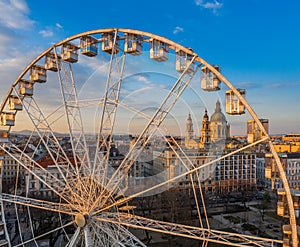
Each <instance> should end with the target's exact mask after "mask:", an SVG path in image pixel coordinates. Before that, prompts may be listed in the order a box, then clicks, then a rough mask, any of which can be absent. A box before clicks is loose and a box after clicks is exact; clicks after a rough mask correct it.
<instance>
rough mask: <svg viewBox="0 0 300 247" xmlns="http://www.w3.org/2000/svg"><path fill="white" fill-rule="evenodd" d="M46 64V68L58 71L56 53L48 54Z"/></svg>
mask: <svg viewBox="0 0 300 247" xmlns="http://www.w3.org/2000/svg"><path fill="white" fill-rule="evenodd" d="M44 66H45V69H46V70H51V71H54V72H57V71H58V64H57V61H56V58H55V55H54V53H48V54H46V56H45V64H44Z"/></svg>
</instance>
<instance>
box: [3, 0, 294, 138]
mask: <svg viewBox="0 0 300 247" xmlns="http://www.w3.org/2000/svg"><path fill="white" fill-rule="evenodd" d="M0 4H1V8H0V11H1V17H0V30H1V38H0V44H1V48H0V49H1V54H2V55H1V58H0V64H1V67H0V74H1V78H2V83H1V93H0V97H1V98H2V99H3V98H4V96H5V94H6V92H7V90H8V89H9V87H10V86H11V84H12V83H13V81H14V80H15V79H16V78H17V76H18V75H19V73H20V72H21V71H22V70H23V69H24V68H25V67H26V65H27V64H28V63H29V62H30V61H31V60H32V59H33V58H34V57H36V56H37V55H38V54H39V53H40V52H42V51H43V50H45V49H46V48H48V47H49V46H51V45H52V44H54V43H57V42H58V41H60V40H62V39H64V38H66V37H68V36H71V35H74V34H76V33H80V32H82V31H86V30H92V29H99V28H105V27H128V28H132V29H138V30H144V31H149V32H153V33H155V34H158V35H161V36H165V37H167V38H169V39H171V40H174V41H175V42H178V43H180V44H182V45H184V46H187V47H192V48H193V49H194V51H195V52H196V53H197V54H198V55H199V56H201V57H202V58H204V59H205V60H206V61H208V62H209V63H211V64H218V65H220V66H221V68H222V73H223V74H224V75H225V76H226V77H227V78H228V79H229V81H231V82H232V84H233V85H234V86H235V87H241V88H243V87H244V88H246V90H247V94H246V98H247V101H248V102H249V103H250V105H251V106H252V107H253V108H254V110H255V111H256V112H257V114H258V116H259V117H261V118H267V119H269V120H270V133H271V134H280V133H285V134H287V133H290V132H294V133H299V121H300V117H299V115H298V114H297V106H298V105H299V103H300V102H299V100H300V99H299V97H297V96H298V95H299V92H300V81H299V79H297V73H299V72H300V66H299V61H298V60H297V57H299V55H300V54H299V50H297V49H296V47H297V46H296V44H297V42H298V41H299V35H298V34H297V32H296V31H292V30H297V19H296V18H297V16H296V15H297V9H299V7H300V5H299V3H298V2H297V1H290V4H289V5H287V4H285V5H284V4H281V3H279V2H274V1H257V0H253V1H248V2H247V5H243V4H242V3H237V2H234V1H225V0H224V1H199V0H198V1H189V2H187V3H186V4H185V5H184V6H182V5H176V4H172V5H170V4H168V2H163V3H157V2H154V3H152V5H146V4H143V3H138V2H131V3H122V2H118V1H117V2H115V4H114V6H113V7H112V6H110V5H109V4H108V3H96V2H95V3H93V4H92V5H93V6H95V7H94V8H93V10H92V12H91V11H81V9H80V7H79V6H77V5H74V4H73V5H72V4H71V3H68V1H67V2H65V4H63V5H62V4H60V3H59V2H55V1H54V2H53V4H52V5H51V6H48V5H46V3H39V4H37V3H34V2H30V1H2V2H1V3H0ZM106 4H107V5H106ZM143 5H144V6H143ZM56 6H59V7H56ZM146 8H147V11H143V9H146ZM100 9H101V11H100ZM49 10H50V11H49ZM97 10H99V12H97ZM121 10H123V11H121ZM157 12H159V13H160V14H157ZM50 13H57V15H56V14H55V15H54V14H50ZM59 13H64V14H63V15H59ZM128 16H130V18H127V17H128ZM153 16H155V17H156V18H152V17H153ZM74 18H76V21H74ZM89 65H90V64H89ZM149 65H151V64H149ZM90 66H95V64H92V65H90ZM147 66H148V65H145V67H144V68H139V71H140V74H137V75H135V79H136V80H138V81H143V82H144V83H145V84H147V83H148V86H149V84H150V82H149V81H147V79H149V78H150V77H151V76H152V77H153V75H150V76H148V77H147V74H146V73H145V71H149V70H147V69H148V67H147ZM146 68H147V69H146ZM149 68H151V67H150V66H149ZM143 70H144V71H143ZM165 74H167V75H168V76H172V75H171V74H170V73H169V72H168V71H165ZM145 75H146V76H145ZM154 78H155V76H154ZM191 85H192V86H191V87H192V88H196V87H199V81H196V82H192V84H191ZM162 87H164V85H162ZM224 90H225V89H223V88H222V91H221V92H220V93H218V94H217V95H215V96H213V99H210V98H212V96H208V97H209V98H201V99H202V101H203V102H201V104H199V103H197V104H198V105H197V106H196V107H198V108H199V109H197V110H195V109H193V111H194V119H197V121H198V124H201V123H200V121H201V118H202V115H203V112H204V109H205V108H208V111H209V113H210V114H211V113H212V112H213V110H214V104H215V102H216V99H217V98H218V99H220V101H221V103H222V105H224V94H223V93H224ZM201 97H202V96H201ZM203 97H206V96H203ZM145 101H146V102H144V103H145V105H147V104H148V105H149V106H151V102H150V101H147V100H146V99H145ZM210 101H211V102H210ZM223 109H224V108H223ZM223 112H224V110H223ZM186 117H187V112H182V114H181V115H180V116H178V121H179V122H180V125H181V128H182V127H184V124H185V119H186ZM226 117H227V118H228V121H229V122H230V123H233V128H232V130H233V131H235V130H236V132H233V134H245V133H246V132H245V130H246V122H247V120H248V119H249V115H248V117H247V116H244V117H242V118H241V119H239V120H238V122H237V123H236V118H235V119H234V121H231V117H230V116H228V115H226ZM181 132H182V131H181Z"/></svg>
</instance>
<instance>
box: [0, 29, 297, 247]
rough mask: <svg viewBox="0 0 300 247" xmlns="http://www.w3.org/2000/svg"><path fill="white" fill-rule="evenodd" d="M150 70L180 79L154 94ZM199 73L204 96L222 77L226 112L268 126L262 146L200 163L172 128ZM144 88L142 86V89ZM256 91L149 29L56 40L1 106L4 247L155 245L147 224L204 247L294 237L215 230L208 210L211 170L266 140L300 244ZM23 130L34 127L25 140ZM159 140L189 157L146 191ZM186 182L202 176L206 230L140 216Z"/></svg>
mask: <svg viewBox="0 0 300 247" xmlns="http://www.w3.org/2000/svg"><path fill="white" fill-rule="evenodd" d="M147 51H149V53H148V52H147ZM145 54H146V56H145ZM172 58H173V62H174V63H173V67H172V66H170V60H172ZM168 62H169V63H168ZM166 64H167V66H166ZM145 67H147V68H148V67H149V70H151V68H152V69H153V68H154V69H155V70H160V71H163V72H165V71H170V72H168V73H171V74H172V76H165V77H164V78H163V80H164V81H171V83H169V84H168V85H166V86H165V87H158V88H157V87H156V86H155V87H156V90H155V91H152V95H149V94H148V96H147V94H143V90H144V86H145V85H146V86H149V84H150V82H148V81H147V82H146V83H145V84H142V81H144V82H145V80H146V79H147V78H145V76H144V74H143V71H145ZM92 69H93V70H92ZM146 70H147V69H146ZM163 72H162V73H163ZM153 74H155V73H153ZM174 74H175V75H174ZM199 74H201V83H200V81H199V84H201V88H202V90H203V92H205V93H206V94H213V93H214V92H215V91H218V90H220V84H221V83H222V84H224V85H225V86H227V87H228V90H227V91H226V113H228V114H231V115H240V114H243V113H245V110H247V111H248V113H249V114H250V115H251V116H252V118H253V119H254V121H255V123H256V124H257V126H258V127H259V129H260V131H262V133H263V137H262V138H261V139H259V140H257V141H256V142H254V143H252V144H249V145H247V146H243V147H241V148H239V149H238V150H235V151H232V152H229V153H226V154H222V155H221V156H215V158H214V159H212V160H209V161H207V163H204V164H202V165H196V164H194V162H193V161H192V160H191V158H190V157H189V155H188V154H187V153H186V152H185V150H184V149H183V148H182V147H181V146H180V144H179V143H178V142H177V141H176V140H175V139H174V138H173V137H172V132H171V130H170V129H168V124H167V122H168V121H169V116H170V113H172V110H174V109H175V107H176V105H177V104H178V102H180V99H181V98H182V97H183V93H184V92H185V91H186V90H187V88H188V87H189V84H190V83H191V82H192V81H193V80H194V79H195V78H196V76H197V75H199ZM155 76H156V74H155V75H154V77H155ZM133 79H135V81H134V80H133ZM155 79H156V77H155ZM133 81H134V82H133ZM83 82H89V83H83ZM126 82H128V83H127V84H126ZM137 82H138V83H139V84H137ZM124 84H126V85H124ZM132 87H140V90H139V91H138V92H133V91H132V90H131V89H132ZM244 93H245V91H244V90H241V89H236V88H235V87H234V86H233V85H232V84H231V83H230V82H229V81H228V80H227V79H226V78H225V77H224V76H223V75H222V74H221V72H220V68H219V67H218V66H213V65H210V64H209V63H207V62H206V61H205V60H204V59H202V58H201V57H199V56H198V55H197V54H196V53H195V52H194V51H193V50H192V49H190V48H186V47H184V46H182V45H180V44H178V43H176V42H173V41H171V40H169V39H166V38H164V37H161V36H158V35H155V34H151V33H148V32H144V31H138V30H131V29H122V28H108V29H99V30H93V31H88V32H84V33H80V34H77V35H74V36H72V37H69V38H67V39H65V40H62V41H61V42H58V43H57V44H55V45H53V46H51V47H49V48H48V49H47V50H45V51H44V52H42V53H41V54H40V55H38V56H37V57H36V58H35V59H34V60H33V61H32V62H31V63H30V64H29V65H28V66H27V67H26V68H25V69H24V70H23V71H22V73H21V74H20V75H19V77H18V78H17V79H16V80H15V82H14V83H13V84H12V86H11V87H10V89H9V91H8V93H7V95H6V97H5V99H4V100H3V101H2V104H1V109H0V110H1V131H0V162H1V190H2V191H1V215H2V221H1V223H0V227H1V228H0V231H1V233H2V235H1V240H0V246H43V241H46V240H47V241H48V242H47V245H51V246H146V243H145V242H144V241H142V237H141V232H142V231H152V232H155V233H157V234H161V235H165V236H175V237H183V238H187V239H193V240H199V241H201V242H202V245H203V246H207V245H208V243H209V242H214V243H220V244H224V245H230V246H276V244H286V242H284V241H282V240H277V239H268V238H262V237H257V236H253V235H245V234H240V233H231V232H225V231H219V230H214V229H212V228H211V227H210V222H209V220H208V217H207V213H206V206H207V205H206V204H205V200H204V195H203V192H202V187H201V184H202V183H201V178H200V176H199V172H200V171H201V169H203V168H205V167H208V166H209V165H211V164H214V163H216V162H218V161H220V160H221V159H223V158H225V157H230V156H232V155H234V154H236V153H238V152H240V151H243V150H246V149H248V148H251V147H252V146H255V145H258V144H260V143H267V144H268V145H269V147H270V151H271V153H272V157H273V159H274V161H275V164H276V166H277V168H276V169H277V171H278V174H279V175H280V179H281V180H282V183H283V187H284V191H285V197H286V202H287V206H288V214H289V218H290V225H289V227H290V228H289V229H290V232H291V233H290V236H291V238H290V240H289V241H290V245H284V246H293V247H296V246H298V235H297V225H296V219H295V213H294V205H293V200H292V195H291V192H290V189H289V185H288V181H287V179H286V176H285V171H284V169H283V166H282V165H281V163H280V159H279V157H278V155H277V153H276V151H275V148H274V146H273V144H272V141H271V139H270V137H269V135H268V133H267V132H266V130H265V128H264V126H263V125H262V123H261V121H260V120H259V118H258V117H257V115H256V114H255V112H254V111H253V109H252V108H251V106H250V105H249V104H248V103H247V101H246V100H245V97H244ZM147 97H149V98H150V99H152V98H155V99H158V100H159V104H157V105H155V104H151V103H149V102H151V101H149V98H147ZM144 102H146V103H147V102H148V103H147V104H151V105H148V106H147V105H143V103H144ZM142 105H143V106H142ZM143 109H147V110H143ZM149 109H150V110H149ZM129 115H130V116H137V117H136V121H139V123H138V124H134V123H132V122H133V120H132V119H133V118H132V117H129V118H128V116H129ZM126 121H127V123H125V124H124V122H126ZM124 126H125V128H126V127H127V128H128V126H129V128H131V129H130V131H132V132H135V138H134V141H132V139H131V140H129V142H128V140H123V139H122V138H121V137H120V136H122V135H121V133H122V128H124ZM141 126H142V127H141ZM14 128H17V129H18V130H20V129H26V130H29V131H27V133H26V134H24V133H21V132H20V134H19V135H16V134H15V133H16V132H14V131H13V130H14ZM157 135H160V138H161V139H162V140H163V141H165V143H167V146H168V148H170V149H172V150H173V151H174V153H175V156H176V158H177V159H178V160H180V161H182V162H181V164H182V167H183V169H182V170H181V172H180V173H179V174H178V173H177V174H173V176H168V177H167V179H157V177H158V176H156V177H155V178H151V179H148V180H150V182H149V181H148V180H147V184H146V185H145V184H144V185H143V186H141V184H140V183H141V181H139V183H137V181H136V180H135V178H134V177H135V176H134V175H135V174H134V173H135V172H137V171H136V168H135V167H138V165H137V164H138V162H139V161H140V157H141V156H143V155H145V150H146V149H147V148H149V145H150V144H151V143H152V142H154V141H155V140H156V136H157ZM116 136H119V138H120V139H119V140H118V141H119V142H118V143H119V144H120V143H127V144H128V147H129V148H128V149H127V150H125V151H123V155H122V156H121V158H118V157H119V156H120V155H119V156H118V155H117V154H116V153H117V152H119V151H120V150H118V149H117V148H116V146H118V145H116V143H117V140H116ZM166 136H168V137H166ZM152 145H153V144H152ZM124 146H126V145H124ZM119 149H120V148H119ZM125 149H126V148H125ZM8 167H9V168H8ZM181 179H190V186H191V187H190V188H191V191H192V195H193V196H194V201H195V207H196V216H195V217H196V218H197V219H198V223H197V224H196V225H186V224H181V223H176V222H175V221H173V222H172V221H166V220H163V219H154V218H151V217H146V216H145V215H143V216H142V215H138V214H137V213H136V210H135V206H133V205H132V204H131V202H132V201H133V200H134V199H136V198H139V197H143V196H147V195H149V194H152V195H153V194H155V193H158V192H157V191H162V190H164V189H165V188H169V186H170V185H174V184H176V183H177V182H178V181H180V180H181ZM148 182H149V183H148ZM145 183H146V182H145ZM131 229H133V230H131ZM139 231H140V232H139Z"/></svg>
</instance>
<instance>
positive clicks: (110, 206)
mask: <svg viewBox="0 0 300 247" xmlns="http://www.w3.org/2000/svg"><path fill="white" fill-rule="evenodd" d="M266 140H268V137H265V138H262V139H260V140H258V141H256V142H254V143H252V144H249V145H247V146H244V147H242V148H240V149H238V150H235V151H232V152H230V153H228V154H226V155H223V156H222V157H219V158H217V159H215V160H213V161H210V162H207V163H205V164H203V165H202V166H199V167H195V168H193V169H191V170H189V171H187V172H184V173H182V174H180V175H178V176H175V177H173V178H171V179H168V180H166V181H163V182H161V183H158V184H156V185H154V186H152V187H149V188H147V189H144V190H142V191H139V192H137V193H135V194H132V195H129V196H127V197H124V198H122V199H119V200H117V201H116V202H114V203H112V204H111V205H109V206H107V207H104V208H102V209H101V210H98V211H96V212H94V213H93V214H94V215H97V214H99V213H101V212H103V211H106V210H108V209H110V208H112V207H115V206H120V205H123V204H124V203H126V202H129V201H130V200H132V199H133V198H136V197H138V196H141V195H145V194H146V193H149V192H151V191H153V190H156V189H159V188H161V187H163V186H166V185H168V184H169V183H171V182H176V181H179V180H180V179H182V178H184V177H185V176H189V175H190V174H193V173H195V172H197V171H199V170H201V169H203V168H204V167H207V166H209V165H212V164H214V163H216V162H218V161H220V160H221V159H224V158H226V157H229V156H232V155H234V154H236V153H238V152H240V151H242V150H245V149H248V148H250V147H252V146H256V145H257V144H259V143H261V142H264V141H266Z"/></svg>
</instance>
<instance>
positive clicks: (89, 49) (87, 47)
mask: <svg viewBox="0 0 300 247" xmlns="http://www.w3.org/2000/svg"><path fill="white" fill-rule="evenodd" d="M80 53H81V54H83V55H86V56H88V57H95V56H96V55H97V54H98V39H96V38H95V37H93V36H90V35H87V36H83V37H81V38H80Z"/></svg>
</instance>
